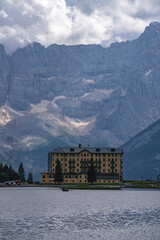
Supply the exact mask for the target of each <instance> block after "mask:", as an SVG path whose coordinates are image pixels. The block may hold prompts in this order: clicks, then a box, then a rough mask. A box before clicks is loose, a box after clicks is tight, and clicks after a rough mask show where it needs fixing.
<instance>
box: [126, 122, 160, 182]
mask: <svg viewBox="0 0 160 240" xmlns="http://www.w3.org/2000/svg"><path fill="white" fill-rule="evenodd" d="M122 148H123V150H124V158H123V163H124V164H123V169H124V179H131V180H133V179H141V177H143V179H149V178H152V179H156V176H157V175H158V174H160V120H158V121H156V122H155V123H153V124H151V125H150V126H149V127H147V128H146V129H145V130H143V131H141V132H140V133H139V134H137V135H136V136H134V137H133V138H132V139H130V140H129V141H128V142H127V143H125V144H124V145H123V146H122Z"/></svg>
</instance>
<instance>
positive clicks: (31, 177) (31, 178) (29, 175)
mask: <svg viewBox="0 0 160 240" xmlns="http://www.w3.org/2000/svg"><path fill="white" fill-rule="evenodd" d="M27 182H28V183H29V184H33V175H32V173H31V172H30V173H29V174H28V179H27Z"/></svg>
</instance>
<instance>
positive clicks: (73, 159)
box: [52, 158, 122, 163]
mask: <svg viewBox="0 0 160 240" xmlns="http://www.w3.org/2000/svg"><path fill="white" fill-rule="evenodd" d="M52 160H53V162H54V161H55V160H56V161H58V160H61V161H63V158H61V159H59V158H57V159H55V158H53V159H52ZM76 160H77V162H79V158H77V159H75V158H72V159H71V158H70V159H69V160H68V159H67V158H65V162H67V161H76ZM81 161H82V162H90V160H89V159H88V158H87V159H86V158H81ZM105 161H106V159H105V158H104V159H103V162H105ZM107 161H108V162H110V161H115V162H117V158H116V159H113V158H112V159H110V158H108V160H107ZM94 162H101V159H97V158H96V159H95V160H94ZM121 163H122V161H121Z"/></svg>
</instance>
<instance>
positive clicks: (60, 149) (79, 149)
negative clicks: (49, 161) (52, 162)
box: [52, 147, 123, 154]
mask: <svg viewBox="0 0 160 240" xmlns="http://www.w3.org/2000/svg"><path fill="white" fill-rule="evenodd" d="M83 151H87V152H89V153H122V154H123V150H122V149H117V148H104V147H103V148H99V147H58V148H54V149H53V151H52V152H53V153H81V152H83Z"/></svg>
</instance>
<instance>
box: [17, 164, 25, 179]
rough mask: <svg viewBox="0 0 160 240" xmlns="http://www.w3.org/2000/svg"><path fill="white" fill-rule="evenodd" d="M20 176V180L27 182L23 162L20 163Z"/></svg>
mask: <svg viewBox="0 0 160 240" xmlns="http://www.w3.org/2000/svg"><path fill="white" fill-rule="evenodd" d="M18 175H19V179H20V180H21V181H22V182H25V181H26V180H25V172H24V168H23V164H22V162H21V163H20V165H19V168H18Z"/></svg>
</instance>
